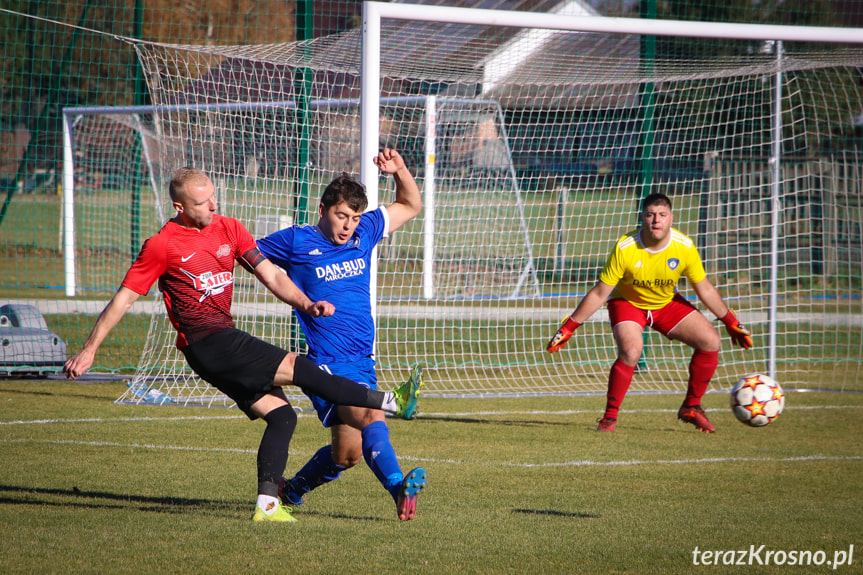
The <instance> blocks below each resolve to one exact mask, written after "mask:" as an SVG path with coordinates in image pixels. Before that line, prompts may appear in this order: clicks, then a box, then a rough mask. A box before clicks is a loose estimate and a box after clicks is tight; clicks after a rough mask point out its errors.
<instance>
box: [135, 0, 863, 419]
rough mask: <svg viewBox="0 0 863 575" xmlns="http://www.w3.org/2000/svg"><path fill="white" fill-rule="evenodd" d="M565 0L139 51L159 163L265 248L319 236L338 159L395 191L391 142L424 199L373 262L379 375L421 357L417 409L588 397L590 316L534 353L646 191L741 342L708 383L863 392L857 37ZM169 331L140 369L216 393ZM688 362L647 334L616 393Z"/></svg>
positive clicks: (399, 370)
mask: <svg viewBox="0 0 863 575" xmlns="http://www.w3.org/2000/svg"><path fill="white" fill-rule="evenodd" d="M569 4H570V3H562V4H561V12H559V13H555V14H537V13H514V12H502V11H487V10H472V9H455V8H446V7H437V6H423V8H422V10H417V9H416V6H414V5H408V4H393V3H387V4H383V3H375V2H368V3H366V4H365V5H364V6H365V8H364V25H363V27H362V29H360V30H355V31H351V32H346V33H344V34H340V35H336V36H331V37H326V38H319V39H315V40H311V41H307V42H302V43H296V44H284V45H266V46H235V47H230V46H197V47H195V46H169V45H160V44H148V43H135V48H136V50H137V51H138V54H139V57H140V59H141V62H142V64H143V68H144V70H145V74H146V77H147V81H148V86H149V88H150V91H151V95H152V97H153V101H154V104H155V106H156V107H157V108H160V107H161V108H163V109H165V110H166V112H165V113H163V114H158V115H157V121H156V127H157V133H158V134H159V137H160V139H161V140H162V141H163V142H164V143H165V146H164V147H162V148H161V149H163V150H166V149H169V148H170V149H172V150H178V151H179V152H178V153H177V154H174V155H172V156H171V157H165V156H163V157H162V158H161V161H162V162H163V163H171V164H174V165H181V164H186V165H193V166H196V167H199V168H201V169H203V170H205V171H206V172H208V173H209V174H210V175H211V176H212V178H213V180H214V182H215V183H216V187H217V194H218V199H219V202H220V209H221V211H222V212H223V213H225V214H227V215H230V216H234V217H237V218H239V219H240V220H242V221H244V222H245V223H246V225H247V226H248V227H249V229H250V230H252V232H253V233H256V234H258V235H262V234H264V233H267V232H268V231H272V230H273V229H277V228H278V227H279V226H282V225H286V224H287V223H289V222H299V223H302V222H310V221H311V222H313V221H314V220H315V219H316V216H315V213H316V210H315V207H316V205H317V201H318V198H319V196H320V193H321V191H322V189H323V186H324V185H325V184H326V183H327V182H328V181H329V179H330V178H331V177H332V176H334V175H336V174H338V173H339V172H341V171H348V172H351V173H354V174H358V175H359V177H360V178H361V179H362V180H363V182H364V183H365V184H366V187H367V189H368V190H369V192H370V198H371V200H372V205H376V204H386V203H388V202H390V201H392V186H391V182H388V181H387V180H386V179H385V178H380V177H379V175H378V173H377V171H376V169H375V168H374V166H373V164H372V163H371V159H372V157H373V155H374V153H375V152H376V151H377V150H378V149H379V148H380V147H382V146H390V147H394V148H396V149H398V150H400V151H401V152H402V154H403V155H404V156H405V157H406V158H407V159H408V162H409V164H410V166H411V168H412V169H413V171H414V173H415V174H416V175H417V178H418V181H419V183H420V185H421V187H422V189H423V196H424V211H423V213H422V214H421V215H420V216H419V217H418V218H417V219H416V220H414V221H412V222H411V223H409V224H408V225H407V226H406V227H405V228H403V229H402V230H399V231H398V232H397V233H396V234H395V235H394V236H393V238H391V240H388V241H387V242H386V243H384V244H382V245H381V246H380V249H379V254H378V262H377V275H376V286H375V294H376V295H375V301H374V303H375V313H376V321H377V326H378V332H377V342H376V359H377V361H378V364H379V367H380V378H381V381H382V384H383V386H384V387H387V386H389V385H392V384H395V383H396V382H398V381H400V380H402V379H403V378H404V377H405V376H406V374H407V372H408V369H409V367H410V366H411V365H413V364H417V363H419V364H422V365H423V366H424V367H425V369H426V374H427V378H426V381H427V392H426V393H428V394H429V395H441V396H454V395H473V394H476V395H480V396H483V395H485V396H488V395H501V394H512V395H531V394H555V393H577V392H586V393H587V392H604V390H605V381H606V377H607V372H608V369H609V367H610V365H611V363H612V362H613V360H614V357H615V355H616V351H615V348H614V344H613V341H612V338H611V333H610V328H609V327H608V324H607V321H606V317H605V315H604V313H603V312H599V313H597V314H596V315H595V316H594V317H593V318H591V321H589V322H588V323H587V324H586V325H585V326H583V327H582V328H581V329H580V330H579V331H578V332H577V333H576V335H575V336H574V338H573V340H572V342H571V343H570V345H569V346H568V347H567V349H566V350H564V351H563V352H561V353H559V354H556V355H554V356H552V355H549V354H547V353H545V351H544V346H545V342H546V341H547V340H548V338H549V337H550V336H551V335H552V334H553V333H554V331H555V329H556V328H557V325H558V322H559V321H560V320H561V318H563V317H564V316H565V315H566V314H567V313H568V312H569V311H571V310H572V308H573V307H574V306H575V304H576V303H577V301H578V298H579V297H580V296H581V295H583V294H584V293H585V292H586V291H587V290H588V289H589V288H590V287H591V286H592V285H593V284H594V283H595V281H596V280H597V278H598V274H599V271H600V269H601V267H602V265H603V263H604V261H605V258H606V256H607V254H608V252H609V251H610V249H611V247H612V246H613V244H614V242H615V241H616V240H617V239H618V238H619V237H620V236H621V235H623V234H624V233H626V232H628V231H630V230H632V229H633V228H634V227H635V226H636V225H637V223H638V220H637V211H638V204H639V200H640V199H641V198H643V197H644V196H645V195H647V194H648V193H650V192H653V191H661V192H663V193H666V194H668V195H669V196H670V197H671V198H672V201H673V202H674V211H675V227H677V228H678V229H680V230H681V231H683V232H684V233H686V234H688V235H690V236H691V237H692V238H693V239H695V240H696V241H697V243H698V246H699V248H700V249H701V252H702V257H703V259H704V260H705V265H706V268H707V271H708V274H709V277H710V278H711V280H712V281H713V283H714V284H715V285H717V286H718V287H719V288H720V290H721V291H722V293H723V294H724V296H725V297H726V299H727V300H728V301H729V302H730V303H731V304H732V305H733V306H734V307H735V308H736V310H737V311H738V314H739V315H740V317H741V319H742V321H743V322H744V323H745V324H746V325H747V326H748V327H750V328H751V329H752V331H753V332H754V334H755V337H756V342H757V345H756V347H755V348H754V349H752V350H748V351H742V350H737V349H733V348H732V347H731V345H730V342H729V341H728V339H727V338H726V337H723V349H722V352H721V356H720V368H719V371H718V372H717V375H716V377H715V379H714V384H713V387H714V388H722V387H730V385H731V383H733V382H734V381H736V380H737V379H738V378H739V377H740V375H741V374H743V373H747V372H755V371H761V372H769V373H772V374H773V375H774V376H775V378H776V379H777V380H778V381H780V382H781V383H782V385H783V387H786V388H789V389H793V388H830V389H860V388H861V387H863V386H861V383H863V382H861V377H860V375H861V361H863V349H861V343H860V342H861V341H863V312H861V293H863V287H861V284H863V266H861V264H860V262H861V261H863V235H861V230H863V173H861V168H860V166H861V159H863V158H861V156H860V152H859V151H858V150H859V145H858V146H857V147H855V146H854V145H853V142H852V141H851V139H853V138H852V136H853V130H854V124H853V122H854V118H855V117H856V116H858V115H859V114H860V112H861V109H863V105H861V102H863V97H861V96H863V94H861V82H860V75H859V74H860V73H859V70H860V69H861V67H863V51H861V49H860V47H859V44H860V42H861V40H863V35H861V32H860V30H847V29H822V28H805V27H777V26H755V25H730V24H729V25H725V24H707V23H691V22H665V21H649V20H628V19H619V18H617V19H609V18H603V17H599V16H572V15H569V14H568V13H567V12H566V7H567V6H569ZM683 37H701V38H717V39H718V40H716V41H714V42H710V43H706V42H702V43H698V42H696V41H686V42H684V41H683V40H682V38H683ZM837 43H844V44H837ZM645 46H647V49H646V48H645ZM849 46H850V47H849ZM180 107H183V110H182V111H180ZM168 110H170V111H168ZM431 134H433V135H434V136H433V137H430V135H431ZM239 278H241V279H239V281H238V285H237V286H236V296H235V312H236V315H237V316H238V317H239V318H240V320H241V321H240V323H241V325H240V327H242V328H243V329H246V330H248V331H251V332H252V333H255V334H256V335H260V336H261V337H264V338H266V339H269V340H270V341H273V342H274V343H276V344H278V345H281V346H283V347H285V348H289V349H294V350H297V351H302V350H303V342H302V338H301V334H299V333H297V330H296V328H295V327H294V325H293V322H292V321H291V319H290V316H289V310H288V309H287V308H286V306H284V305H283V304H280V303H277V302H276V301H275V299H274V298H272V297H271V296H268V295H267V294H266V293H265V292H264V291H263V288H260V287H258V286H257V285H256V284H255V282H254V279H253V278H252V277H251V276H246V277H243V276H242V275H240V276H239ZM679 288H680V291H681V292H682V293H683V294H684V295H686V296H687V297H690V298H694V293H693V291H692V289H691V288H690V287H689V286H687V285H685V283H683V284H681V285H680V286H679ZM705 313H708V317H711V316H710V315H709V312H706V310H705ZM711 319H712V318H711ZM723 335H724V334H723ZM173 337H174V336H173V333H172V332H171V329H170V325H169V324H168V322H167V320H166V319H165V318H164V317H159V316H155V317H154V323H153V327H152V328H151V337H150V338H149V341H148V349H147V350H145V353H144V356H143V358H142V361H141V365H140V367H139V370H138V374H137V375H136V381H145V382H149V383H151V384H152V386H153V387H156V388H158V389H159V390H161V391H163V392H164V393H166V394H167V395H168V396H170V397H171V398H172V399H174V400H179V401H187V399H186V398H191V397H197V398H204V399H201V401H205V402H209V401H211V400H209V399H206V398H207V397H208V396H207V394H208V393H210V394H211V393H212V392H210V391H208V390H207V387H206V385H203V384H201V382H198V381H197V380H196V378H195V377H194V375H193V374H190V373H189V372H188V370H187V368H185V364H184V363H183V362H182V360H181V358H180V356H179V354H178V353H177V352H176V350H174V349H173V347H172V343H173ZM688 359H689V349H688V348H686V347H685V346H683V345H681V344H677V343H669V342H667V341H664V340H663V339H662V338H661V337H660V336H658V335H657V334H654V333H650V334H649V335H648V336H647V341H646V346H645V354H644V357H643V358H642V363H641V365H640V368H639V370H638V373H637V374H636V377H635V381H634V382H633V388H634V389H640V390H651V391H669V390H679V389H681V388H683V387H685V382H686V366H687V364H688ZM121 399H122V398H121ZM125 399H126V400H135V398H134V397H131V396H130V397H126V398H125ZM213 401H215V400H213Z"/></svg>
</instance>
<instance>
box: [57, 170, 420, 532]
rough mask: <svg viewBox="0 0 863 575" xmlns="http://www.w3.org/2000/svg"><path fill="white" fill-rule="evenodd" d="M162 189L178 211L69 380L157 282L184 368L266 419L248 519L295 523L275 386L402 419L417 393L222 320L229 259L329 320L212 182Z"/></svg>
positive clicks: (195, 179) (68, 367)
mask: <svg viewBox="0 0 863 575" xmlns="http://www.w3.org/2000/svg"><path fill="white" fill-rule="evenodd" d="M170 195H171V201H172V202H173V206H174V209H175V210H176V211H177V215H176V216H175V217H174V218H172V219H171V220H170V221H168V222H167V223H166V224H165V225H164V226H163V227H162V229H161V230H160V231H159V233H157V234H156V235H155V236H153V237H151V238H149V239H148V240H147V241H146V242H145V243H144V246H143V247H142V248H141V252H140V254H138V258H137V259H136V260H135V262H134V263H133V264H132V267H131V268H130V269H129V271H128V272H127V273H126V277H125V278H124V279H123V282H122V285H121V286H120V288H119V289H118V290H117V293H116V294H114V297H113V298H112V299H111V301H110V302H109V303H108V305H107V306H106V307H105V309H104V310H102V313H101V314H100V315H99V319H98V320H97V321H96V325H95V326H94V327H93V330H92V331H91V333H90V336H89V337H88V339H87V341H86V342H85V344H84V347H83V348H82V349H81V351H80V352H78V353H77V354H76V355H75V356H73V357H72V358H71V359H69V360H68V361H67V362H66V364H65V366H64V368H63V370H64V372H65V374H66V376H67V377H69V378H71V379H75V378H76V377H78V376H79V375H81V374H82V373H84V372H85V371H87V370H88V369H90V367H91V366H92V365H93V360H94V358H95V355H96V351H97V350H98V348H99V346H100V345H101V343H102V342H103V341H104V339H105V337H107V335H108V333H109V332H110V331H111V329H112V328H113V327H114V326H115V325H117V323H118V322H119V321H120V319H121V318H122V317H123V315H124V314H125V313H126V311H128V310H129V308H130V307H131V306H132V304H133V303H134V302H135V301H136V300H137V299H138V298H139V297H140V296H141V295H144V294H146V293H147V292H148V291H149V289H150V287H151V286H152V285H153V283H154V282H155V281H156V280H158V282H159V290H160V291H161V292H162V294H163V298H164V301H165V307H166V309H167V311H168V317H169V318H170V320H171V323H172V324H173V326H174V328H175V329H176V330H177V347H178V348H179V349H180V351H181V352H182V353H183V355H184V356H185V357H186V360H187V362H188V363H189V366H190V367H191V368H192V369H194V370H195V372H196V373H197V374H198V375H200V376H201V378H203V379H204V380H206V381H207V382H209V383H210V384H212V385H213V386H215V387H216V388H218V389H219V390H220V391H222V392H223V393H225V394H226V395H227V396H228V397H230V398H231V399H233V400H234V401H235V402H236V403H237V406H238V407H239V408H240V409H241V410H243V412H245V413H246V415H248V417H249V418H250V419H256V418H258V417H260V418H263V419H264V420H265V421H266V422H267V427H266V429H265V431H264V436H263V438H262V439H261V444H260V448H259V451H258V458H257V461H258V500H257V503H256V506H255V512H254V514H253V516H252V519H253V520H255V521H295V519H294V518H293V517H292V516H291V514H290V509H289V508H287V507H284V506H282V505H280V503H279V499H278V483H279V481H280V479H281V477H282V472H283V471H284V469H285V464H286V462H287V459H288V445H289V443H290V440H291V436H292V435H293V431H294V427H295V426H296V421H297V416H296V414H295V413H294V410H293V407H292V406H291V405H290V403H289V402H288V400H287V398H286V397H285V394H284V392H283V391H282V386H285V385H296V386H297V387H300V388H302V389H303V390H304V391H305V392H307V393H312V394H315V395H319V396H322V397H327V398H328V399H329V401H332V402H333V403H336V404H340V405H354V406H358V407H367V408H373V409H383V410H384V411H388V412H390V413H395V414H396V415H398V416H401V417H405V418H408V419H409V418H411V417H412V416H413V413H414V411H415V410H416V400H417V395H418V394H417V391H418V389H413V388H412V382H411V381H409V382H407V383H406V384H405V385H403V386H400V387H399V388H397V389H396V390H395V391H394V392H381V391H376V390H371V389H369V388H367V387H364V386H362V385H359V384H357V383H355V382H353V381H351V380H349V379H346V378H343V377H339V376H334V375H330V374H328V373H326V372H324V371H322V370H321V369H319V368H318V367H317V366H316V365H315V364H314V363H313V362H311V361H310V360H308V359H306V358H304V357H299V356H297V354H295V353H288V352H286V351H285V350H283V349H281V348H279V347H276V346H274V345H271V344H269V343H267V342H264V341H262V340H260V339H258V338H255V337H253V336H251V335H250V334H247V333H245V332H243V331H241V330H238V329H236V327H235V326H234V321H233V318H232V316H231V297H232V295H233V286H234V262H235V261H236V262H239V263H240V265H241V266H242V267H244V268H245V269H247V270H248V271H250V272H251V273H253V274H255V276H256V277H257V278H258V279H259V280H260V281H261V283H263V284H264V285H265V286H266V287H267V288H268V289H269V290H270V291H271V292H272V293H273V294H274V295H275V296H276V297H278V298H279V299H280V300H282V301H284V302H285V303H288V304H289V305H291V306H294V307H296V308H298V309H301V310H303V311H304V312H305V313H307V314H309V315H311V316H312V317H321V316H330V315H332V314H333V313H334V312H335V308H334V307H333V305H332V304H330V303H328V302H325V301H318V302H313V301H311V300H310V299H309V298H308V297H306V295H305V294H304V293H303V292H302V291H301V290H300V289H299V288H298V287H297V286H296V285H295V284H294V282H293V281H291V279H290V278H288V276H287V275H285V274H284V273H282V272H281V271H280V270H279V269H278V268H277V267H276V266H275V265H273V264H272V263H271V262H270V261H269V260H268V259H267V258H265V257H264V256H262V255H261V253H260V251H259V250H258V247H257V245H256V244H255V241H254V239H253V238H252V236H251V234H250V233H249V232H248V230H246V228H245V227H244V226H243V225H242V224H241V223H240V222H239V221H237V220H235V219H233V218H228V217H224V216H221V215H219V214H217V213H216V208H217V206H216V200H215V188H214V186H213V183H212V182H211V181H210V179H209V178H208V177H207V176H206V175H205V174H204V173H203V172H201V171H200V170H196V169H193V168H180V169H179V170H177V171H175V172H174V174H173V177H172V179H171V184H170Z"/></svg>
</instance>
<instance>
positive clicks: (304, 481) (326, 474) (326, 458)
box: [278, 445, 347, 506]
mask: <svg viewBox="0 0 863 575" xmlns="http://www.w3.org/2000/svg"><path fill="white" fill-rule="evenodd" d="M345 469H347V468H346V467H344V466H342V465H339V464H338V463H336V462H335V461H334V460H333V455H332V445H325V446H324V447H322V448H320V449H319V450H318V451H317V453H315V454H314V455H313V456H312V458H311V459H309V460H308V461H307V462H306V464H305V465H304V466H303V467H302V469H300V470H299V471H298V472H297V473H296V475H294V476H293V477H292V478H291V479H285V478H282V480H281V481H280V483H279V491H278V493H279V499H280V500H281V501H282V503H283V504H285V505H294V506H298V505H302V504H303V503H304V502H305V498H306V495H307V494H308V493H309V492H310V491H312V490H313V489H316V488H318V487H320V486H322V485H325V484H327V483H329V482H331V481H335V480H336V479H338V478H339V477H340V476H341V474H342V471H344V470H345Z"/></svg>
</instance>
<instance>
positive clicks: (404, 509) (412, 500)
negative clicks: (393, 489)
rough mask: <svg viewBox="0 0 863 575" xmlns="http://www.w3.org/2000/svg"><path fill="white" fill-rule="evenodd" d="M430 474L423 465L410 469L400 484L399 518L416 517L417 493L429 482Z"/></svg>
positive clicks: (397, 501) (403, 519)
mask: <svg viewBox="0 0 863 575" xmlns="http://www.w3.org/2000/svg"><path fill="white" fill-rule="evenodd" d="M427 480H428V474H427V473H426V470H425V469H423V468H422V467H417V468H416V469H412V470H410V472H408V474H407V475H406V476H405V478H404V480H403V481H402V484H401V485H400V486H399V490H398V494H397V496H396V511H397V512H398V515H399V519H401V520H402V521H410V520H411V519H413V518H414V515H415V514H416V510H417V495H419V493H420V491H422V490H423V489H424V488H425V486H426V483H427Z"/></svg>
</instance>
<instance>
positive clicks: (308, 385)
mask: <svg viewBox="0 0 863 575" xmlns="http://www.w3.org/2000/svg"><path fill="white" fill-rule="evenodd" d="M294 385H296V386H297V387H300V388H302V390H303V391H305V392H308V393H311V394H312V395H317V396H318V397H322V398H324V399H326V400H327V401H329V402H330V403H335V404H336V405H353V406H356V407H369V408H371V409H380V408H381V407H382V406H383V404H384V399H385V398H386V393H385V392H383V391H377V390H374V389H369V388H368V387H366V386H364V385H360V384H359V383H357V382H355V381H351V380H350V379H348V378H346V377H341V376H339V375H332V374H329V373H327V372H325V371H324V370H322V369H321V368H319V367H318V366H317V365H315V363H314V362H313V361H311V360H309V359H306V358H305V357H297V360H296V362H295V363H294Z"/></svg>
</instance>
